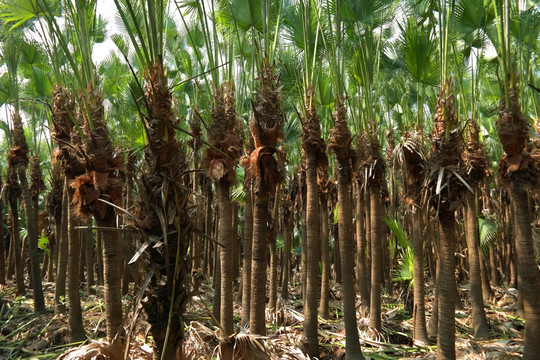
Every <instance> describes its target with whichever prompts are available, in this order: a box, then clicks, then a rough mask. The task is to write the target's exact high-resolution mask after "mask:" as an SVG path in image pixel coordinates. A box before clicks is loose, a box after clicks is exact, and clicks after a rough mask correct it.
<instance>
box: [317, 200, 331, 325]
mask: <svg viewBox="0 0 540 360" xmlns="http://www.w3.org/2000/svg"><path fill="white" fill-rule="evenodd" d="M320 214H321V215H320V221H321V264H322V274H321V299H320V303H319V315H320V316H321V317H322V318H323V319H328V318H330V309H329V302H330V230H329V227H328V220H329V219H328V197H327V195H326V194H322V195H321V196H320Z"/></svg>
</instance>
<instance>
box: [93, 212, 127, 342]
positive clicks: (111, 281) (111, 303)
mask: <svg viewBox="0 0 540 360" xmlns="http://www.w3.org/2000/svg"><path fill="white" fill-rule="evenodd" d="M96 222H97V225H98V227H99V228H101V230H100V231H101V232H102V236H103V266H104V269H103V270H104V271H103V275H104V282H105V320H106V322H107V340H108V341H109V342H112V340H113V339H114V337H115V336H116V334H117V333H118V332H119V331H121V330H122V329H121V325H122V291H121V284H122V272H121V269H122V267H121V266H119V264H121V263H122V248H121V246H120V239H119V236H118V231H117V230H115V229H116V227H117V226H116V215H115V213H114V210H113V208H112V207H110V206H107V213H106V215H105V216H104V217H103V219H96ZM106 228H110V229H111V230H105V229H106Z"/></svg>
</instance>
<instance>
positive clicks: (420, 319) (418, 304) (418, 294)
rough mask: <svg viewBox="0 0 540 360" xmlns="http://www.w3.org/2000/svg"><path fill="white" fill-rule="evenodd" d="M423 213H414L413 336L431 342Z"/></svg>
mask: <svg viewBox="0 0 540 360" xmlns="http://www.w3.org/2000/svg"><path fill="white" fill-rule="evenodd" d="M422 217H423V213H422V211H421V209H416V211H415V213H414V215H413V222H414V223H413V234H412V235H413V239H412V241H413V254H414V255H413V256H414V258H413V267H414V309H413V324H414V329H413V338H414V339H415V340H419V341H422V342H423V343H425V344H429V337H428V333H427V329H426V308H425V290H424V244H423V241H422V230H423V221H422Z"/></svg>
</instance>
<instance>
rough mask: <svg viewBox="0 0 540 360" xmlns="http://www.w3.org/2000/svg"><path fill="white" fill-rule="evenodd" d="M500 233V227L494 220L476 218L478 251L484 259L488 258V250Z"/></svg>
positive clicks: (481, 217)
mask: <svg viewBox="0 0 540 360" xmlns="http://www.w3.org/2000/svg"><path fill="white" fill-rule="evenodd" d="M500 232H501V225H500V223H498V222H497V221H496V220H495V219H494V218H489V219H488V218H486V217H483V216H480V217H479V218H478V234H479V238H480V249H481V250H482V254H483V255H484V257H486V256H488V254H489V248H490V247H491V246H492V245H493V243H494V242H495V241H497V238H498V236H499V234H500Z"/></svg>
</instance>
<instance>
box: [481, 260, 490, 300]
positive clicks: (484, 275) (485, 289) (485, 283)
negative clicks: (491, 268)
mask: <svg viewBox="0 0 540 360" xmlns="http://www.w3.org/2000/svg"><path fill="white" fill-rule="evenodd" d="M487 268H488V266H487V265H486V259H484V255H483V254H482V252H480V278H481V280H482V296H483V298H484V301H490V300H491V298H492V297H493V289H492V288H491V284H490V283H489V277H488V269H487Z"/></svg>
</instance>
